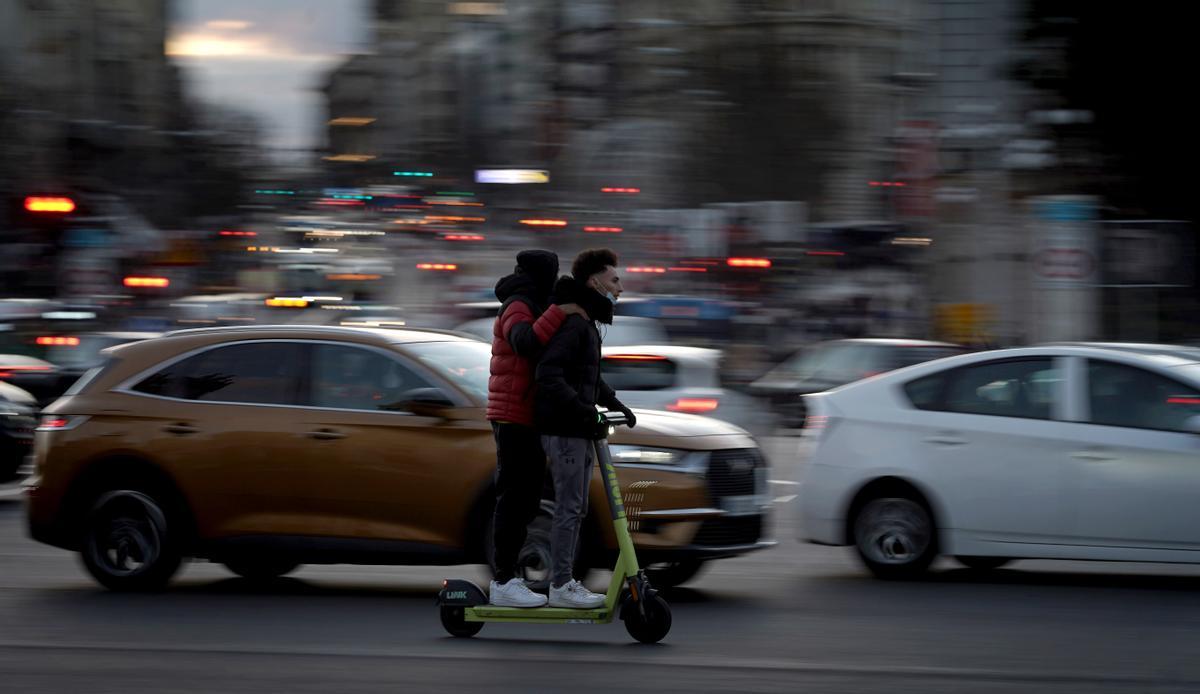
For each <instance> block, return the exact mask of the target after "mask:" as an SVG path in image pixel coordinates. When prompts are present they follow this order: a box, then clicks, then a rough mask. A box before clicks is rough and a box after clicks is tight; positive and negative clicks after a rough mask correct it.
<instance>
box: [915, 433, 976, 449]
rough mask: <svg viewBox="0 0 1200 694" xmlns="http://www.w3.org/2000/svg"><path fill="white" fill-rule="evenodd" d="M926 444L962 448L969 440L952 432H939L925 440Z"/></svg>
mask: <svg viewBox="0 0 1200 694" xmlns="http://www.w3.org/2000/svg"><path fill="white" fill-rule="evenodd" d="M924 441H925V443H936V444H938V445H940V446H962V445H964V444H966V443H967V440H966V439H964V438H962V437H961V436H955V435H954V434H952V433H950V432H945V431H944V432H939V433H937V434H934V435H933V436H930V437H927V438H926V439H924Z"/></svg>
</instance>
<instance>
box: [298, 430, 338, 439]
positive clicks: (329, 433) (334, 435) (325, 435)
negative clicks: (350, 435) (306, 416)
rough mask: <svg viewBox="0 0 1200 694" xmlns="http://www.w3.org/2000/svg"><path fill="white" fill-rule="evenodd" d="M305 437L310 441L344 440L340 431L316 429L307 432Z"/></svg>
mask: <svg viewBox="0 0 1200 694" xmlns="http://www.w3.org/2000/svg"><path fill="white" fill-rule="evenodd" d="M306 436H308V438H310V439H316V440H318V441H333V440H334V439H344V438H346V435H345V434H343V433H342V432H340V431H334V430H333V429H317V430H315V431H310V432H308V434H306Z"/></svg>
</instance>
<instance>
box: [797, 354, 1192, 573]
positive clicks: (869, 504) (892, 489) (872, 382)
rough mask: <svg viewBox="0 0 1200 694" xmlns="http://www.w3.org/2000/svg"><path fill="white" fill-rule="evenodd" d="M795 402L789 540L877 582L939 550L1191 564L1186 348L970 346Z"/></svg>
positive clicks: (977, 563) (981, 560) (997, 558)
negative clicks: (796, 538)
mask: <svg viewBox="0 0 1200 694" xmlns="http://www.w3.org/2000/svg"><path fill="white" fill-rule="evenodd" d="M808 397H809V406H810V407H811V408H812V409H811V415H812V416H811V417H810V419H809V426H808V428H807V429H806V430H805V435H806V438H807V442H808V445H810V446H811V448H812V455H811V458H810V460H809V463H808V469H807V471H806V472H805V474H804V478H803V482H802V486H801V493H800V499H801V504H802V516H803V527H804V530H803V539H807V540H809V541H812V542H816V543H819V544H830V545H855V546H856V548H857V549H858V553H859V555H860V556H861V557H862V559H863V561H864V563H865V564H866V565H867V567H868V568H869V569H870V570H871V571H872V572H873V573H875V575H877V576H879V577H881V578H905V577H910V576H915V575H917V574H919V573H921V572H922V571H924V570H925V569H926V568H927V567H928V566H929V564H930V562H931V561H932V560H933V559H934V558H935V557H936V556H938V555H939V554H945V555H953V556H955V557H956V558H958V559H959V560H960V561H961V562H962V563H964V564H965V565H967V566H968V567H972V568H980V569H984V568H994V567H997V566H1000V565H1001V564H1004V563H1006V562H1008V561H1010V560H1013V559H1021V558H1039V559H1083V560H1102V561H1138V562H1175V563H1200V503H1197V499H1198V498H1200V349H1197V348H1189V347H1172V346H1164V345H1135V344H1067V345H1051V346H1045V347H1030V348H1022V349H1010V350H1000V351H993V352H981V353H975V354H969V355H964V356H958V357H950V358H946V359H940V360H937V361H933V362H928V363H925V364H919V365H917V366H912V367H908V368H905V369H901V370H899V371H894V372H891V373H888V374H884V375H881V376H876V377H873V378H869V379H867V380H864V381H858V382H856V383H852V384H849V385H846V386H843V387H842V388H838V389H836V390H832V391H829V392H827V393H821V394H817V395H811V396H808Z"/></svg>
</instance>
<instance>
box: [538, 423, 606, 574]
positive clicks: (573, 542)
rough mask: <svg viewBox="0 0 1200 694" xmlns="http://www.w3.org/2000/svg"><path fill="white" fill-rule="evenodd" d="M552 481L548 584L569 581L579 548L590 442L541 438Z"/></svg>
mask: <svg viewBox="0 0 1200 694" xmlns="http://www.w3.org/2000/svg"><path fill="white" fill-rule="evenodd" d="M542 448H544V449H545V450H546V455H548V456H549V457H550V474H551V475H552V476H553V479H554V522H553V523H552V524H551V526H550V582H551V583H552V584H553V585H556V586H561V585H562V584H564V583H566V582H567V581H570V580H571V578H572V577H573V576H572V568H573V567H574V566H575V553H576V551H577V550H578V548H579V528H580V525H581V524H582V522H583V517H584V516H586V515H587V510H588V487H589V485H590V483H591V481H592V464H593V463H594V462H595V461H594V456H593V451H594V449H593V448H592V442H591V441H589V440H587V439H577V438H572V437H569V436H543V437H542Z"/></svg>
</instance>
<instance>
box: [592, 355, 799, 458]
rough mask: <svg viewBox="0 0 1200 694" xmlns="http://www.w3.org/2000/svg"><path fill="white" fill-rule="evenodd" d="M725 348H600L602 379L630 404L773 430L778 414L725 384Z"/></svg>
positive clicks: (752, 430)
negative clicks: (722, 360) (723, 368)
mask: <svg viewBox="0 0 1200 694" xmlns="http://www.w3.org/2000/svg"><path fill="white" fill-rule="evenodd" d="M720 369H721V350H719V349H710V348H707V347H683V346H676V345H662V344H658V345H616V346H608V344H607V342H606V344H605V347H604V348H603V349H602V357H601V359H600V373H601V374H603V376H604V382H605V383H607V384H608V385H609V386H611V387H612V389H613V390H615V391H616V392H617V397H618V398H620V399H621V402H623V403H625V404H626V405H628V406H629V407H637V408H642V409H647V410H667V411H670V412H687V413H689V414H698V415H703V416H705V417H712V418H713V419H719V420H721V421H724V422H729V423H730V424H734V425H736V426H739V427H741V428H742V429H745V430H746V431H748V432H750V433H751V434H753V435H754V436H756V437H762V436H767V435H770V434H771V433H773V430H774V426H775V423H776V422H775V417H774V415H773V414H772V413H771V411H770V408H768V407H766V405H765V404H764V403H760V402H759V401H757V400H756V399H755V398H753V397H751V396H749V395H745V394H743V393H739V392H737V391H734V390H730V389H728V388H724V387H722V385H721V376H720Z"/></svg>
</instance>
